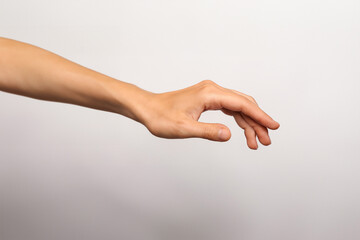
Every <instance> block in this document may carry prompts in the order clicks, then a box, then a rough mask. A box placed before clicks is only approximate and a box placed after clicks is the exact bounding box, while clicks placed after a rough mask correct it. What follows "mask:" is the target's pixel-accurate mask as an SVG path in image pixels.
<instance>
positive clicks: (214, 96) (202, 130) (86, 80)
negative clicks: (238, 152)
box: [0, 38, 280, 149]
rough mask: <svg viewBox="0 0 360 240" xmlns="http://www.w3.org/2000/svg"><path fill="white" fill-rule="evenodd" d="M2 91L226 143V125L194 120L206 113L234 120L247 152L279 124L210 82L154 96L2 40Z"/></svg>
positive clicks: (161, 132)
mask: <svg viewBox="0 0 360 240" xmlns="http://www.w3.org/2000/svg"><path fill="white" fill-rule="evenodd" d="M0 90H2V91H5V92H9V93H14V94H18V95H23V96H27V97H32V98H36V99H41V100H47V101H56V102H63V103H70V104H76V105H80V106H84V107H88V108H93V109H98V110H103V111H108V112H114V113H117V114H121V115H123V116H126V117H128V118H131V119H133V120H135V121H138V122H139V123H141V124H143V125H144V126H145V127H146V128H147V129H148V130H149V131H150V132H151V133H152V134H153V135H155V136H157V137H162V138H193V137H194V138H195V137H196V138H204V139H209V140H213V141H227V140H229V139H230V137H231V132H230V129H229V128H228V127H227V126H225V125H223V124H220V123H203V122H199V121H198V120H199V118H200V115H201V113H203V112H204V111H207V110H221V111H222V112H224V113H225V114H227V115H231V116H233V117H234V119H235V121H236V123H237V124H238V125H239V126H240V127H241V128H242V129H243V130H244V133H245V137H246V140H247V145H248V147H249V148H251V149H257V148H258V143H257V139H258V141H259V142H260V143H261V144H263V145H270V144H271V140H270V137H269V131H268V129H271V130H275V129H278V128H279V126H280V125H279V123H278V122H276V121H275V120H273V119H272V118H271V117H270V116H269V115H268V114H266V113H265V112H264V111H263V110H262V109H261V108H260V107H259V106H258V104H257V102H256V101H255V99H254V98H253V97H251V96H249V95H246V94H245V93H242V92H239V91H236V90H232V89H227V88H224V87H222V86H219V85H217V84H216V83H214V82H213V81H210V80H204V81H201V82H199V83H197V84H195V85H193V86H190V87H188V88H185V89H181V90H177V91H171V92H165V93H152V92H149V91H146V90H143V89H141V88H139V87H137V86H135V85H133V84H130V83H126V82H122V81H119V80H117V79H114V78H111V77H109V76H106V75H104V74H101V73H99V72H96V71H93V70H91V69H88V68H86V67H83V66H81V65H79V64H76V63H74V62H71V61H69V60H67V59H65V58H63V57H60V56H59V55H56V54H54V53H51V52H49V51H47V50H44V49H42V48H39V47H36V46H33V45H30V44H26V43H23V42H19V41H15V40H11V39H7V38H0Z"/></svg>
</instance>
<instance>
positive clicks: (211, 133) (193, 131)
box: [188, 121, 231, 142]
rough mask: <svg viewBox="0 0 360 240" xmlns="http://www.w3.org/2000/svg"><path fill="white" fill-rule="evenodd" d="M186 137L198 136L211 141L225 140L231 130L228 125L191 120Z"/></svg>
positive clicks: (228, 137)
mask: <svg viewBox="0 0 360 240" xmlns="http://www.w3.org/2000/svg"><path fill="white" fill-rule="evenodd" d="M188 137H199V138H205V139H208V140H212V141H219V142H225V141H228V140H229V139H230V137H231V132H230V129H229V128H228V127H226V126H225V125H223V124H220V123H203V122H197V121H192V122H191V123H190V124H189V125H188Z"/></svg>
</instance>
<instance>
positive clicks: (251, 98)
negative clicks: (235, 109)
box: [229, 89, 259, 105]
mask: <svg viewBox="0 0 360 240" xmlns="http://www.w3.org/2000/svg"><path fill="white" fill-rule="evenodd" d="M229 90H230V91H232V92H234V93H236V94H239V95H241V96H243V97H246V98H247V99H249V100H250V101H252V102H254V103H256V105H259V104H258V103H257V102H256V100H255V99H254V98H253V97H251V96H249V95H246V94H245V93H242V92H239V91H236V90H234V89H229Z"/></svg>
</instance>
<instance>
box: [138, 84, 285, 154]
mask: <svg viewBox="0 0 360 240" xmlns="http://www.w3.org/2000/svg"><path fill="white" fill-rule="evenodd" d="M146 108H147V110H148V111H145V112H146V113H145V116H144V118H143V119H144V121H143V124H144V125H145V126H146V127H147V128H148V130H149V131H150V132H151V133H152V134H153V135H155V136H158V137H163V138H191V137H199V138H205V139H209V140H213V141H227V140H229V139H230V137H231V132H230V130H229V128H228V127H226V126H225V125H223V124H220V123H202V122H198V120H199V118H200V115H201V113H203V112H205V111H207V110H221V111H223V112H224V113H225V114H227V115H231V116H233V117H234V118H235V121H236V122H237V124H238V125H239V126H240V127H241V128H242V129H244V133H245V136H246V140H247V145H248V147H249V148H251V149H257V148H258V145H257V141H256V136H258V139H259V141H260V142H261V143H262V144H263V145H269V144H271V140H270V137H269V134H268V128H270V129H273V130H275V129H278V128H279V126H280V125H279V123H277V122H276V121H274V120H273V119H272V118H271V117H270V116H269V115H267V114H266V113H265V112H264V111H262V110H261V109H260V108H259V106H258V104H257V103H256V101H255V99H254V98H252V97H251V96H248V95H246V94H244V93H241V92H238V91H235V90H231V89H226V88H223V87H221V86H219V85H217V84H216V83H214V82H212V81H210V80H205V81H202V82H200V83H198V84H195V85H193V86H191V87H188V88H185V89H181V90H178V91H173V92H166V93H162V94H153V95H152V97H151V98H150V99H149V101H148V103H147V106H146Z"/></svg>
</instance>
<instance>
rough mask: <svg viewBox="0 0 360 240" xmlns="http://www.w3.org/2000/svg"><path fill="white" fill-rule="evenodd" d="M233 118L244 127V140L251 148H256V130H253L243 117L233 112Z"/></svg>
mask: <svg viewBox="0 0 360 240" xmlns="http://www.w3.org/2000/svg"><path fill="white" fill-rule="evenodd" d="M234 118H235V121H236V123H237V124H238V125H239V126H240V127H241V128H242V129H244V134H245V137H246V142H247V145H248V147H249V148H251V149H254V150H255V149H257V148H258V144H257V141H256V132H255V130H254V129H253V128H252V127H251V126H250V125H249V124H248V123H247V122H246V121H245V120H244V118H243V117H242V116H241V115H240V114H239V113H235V114H234Z"/></svg>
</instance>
